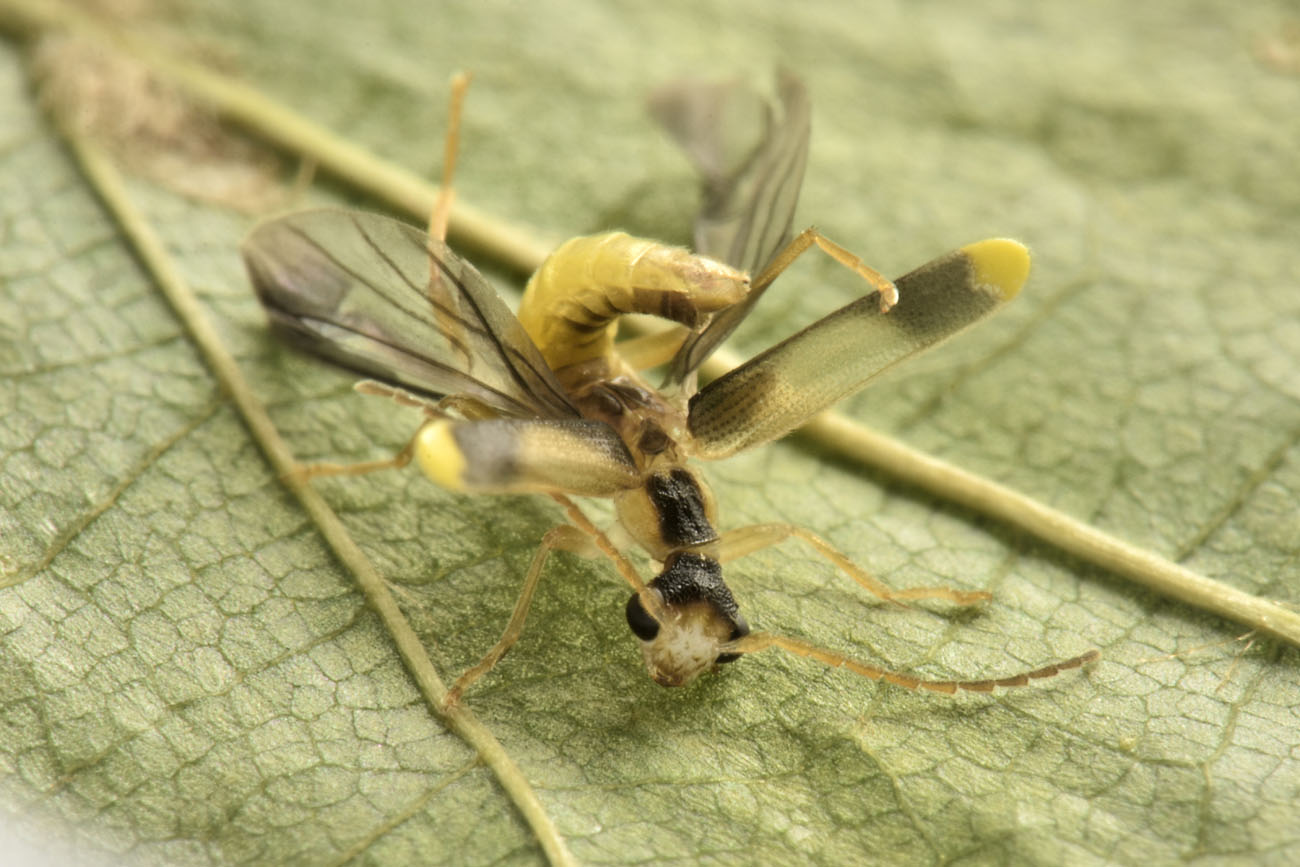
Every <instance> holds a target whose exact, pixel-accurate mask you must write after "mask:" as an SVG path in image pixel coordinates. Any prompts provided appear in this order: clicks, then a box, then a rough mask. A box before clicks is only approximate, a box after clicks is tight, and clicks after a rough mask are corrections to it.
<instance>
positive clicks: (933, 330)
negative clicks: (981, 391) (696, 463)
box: [687, 239, 1029, 460]
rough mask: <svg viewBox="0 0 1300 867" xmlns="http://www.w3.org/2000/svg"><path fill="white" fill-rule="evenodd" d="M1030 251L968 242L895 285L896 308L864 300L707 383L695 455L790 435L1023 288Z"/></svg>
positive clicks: (696, 424)
mask: <svg viewBox="0 0 1300 867" xmlns="http://www.w3.org/2000/svg"><path fill="white" fill-rule="evenodd" d="M1028 274H1029V253H1028V251H1027V250H1025V248H1024V247H1023V246H1022V245H1020V244H1019V243H1017V242H1015V241H1008V240H1002V239H993V240H988V241H980V242H978V243H975V244H969V245H967V246H965V247H962V248H961V249H960V250H956V251H954V252H952V253H949V254H947V255H946V256H941V257H939V258H938V259H935V260H934V261H932V262H930V263H928V264H926V265H922V266H921V267H920V268H917V269H916V270H915V271H912V272H911V273H910V274H907V275H906V276H904V277H900V278H899V279H898V280H896V281H895V284H896V285H897V286H898V296H899V301H898V304H897V305H895V306H894V307H893V308H892V309H891V310H890V311H889V312H888V313H881V312H880V299H879V295H878V293H874V292H873V293H872V294H870V295H867V296H866V297H864V298H859V299H858V300H857V301H854V302H853V303H851V304H848V305H846V306H844V307H841V308H840V309H839V310H836V311H835V312H834V313H832V314H830V315H829V316H827V317H825V318H823V319H820V320H818V321H817V322H814V323H813V324H812V325H809V326H808V327H807V328H805V329H804V330H803V331H800V332H799V333H798V334H796V335H794V336H793V337H790V338H789V339H788V340H785V341H783V342H782V343H778V344H777V345H776V346H773V347H772V348H771V349H769V350H767V351H766V352H764V353H762V354H761V355H758V356H755V357H754V358H752V359H750V360H749V361H747V362H745V363H744V364H742V365H741V366H740V367H737V368H736V369H735V370H733V371H731V372H730V373H728V374H726V375H725V376H722V377H719V378H718V379H716V380H714V381H713V382H711V383H709V384H708V385H707V386H705V387H704V388H703V389H701V390H700V391H699V393H697V394H696V395H694V396H693V397H692V398H691V402H690V411H689V415H688V421H687V426H688V428H689V429H690V432H691V437H692V454H694V455H695V456H696V457H700V458H705V459H708V460H712V459H717V458H724V457H727V456H728V455H730V454H734V453H735V452H737V451H740V450H741V449H746V448H750V447H751V446H756V445H759V444H760V443H765V442H768V441H770V440H774V439H776V438H777V437H780V436H784V435H785V434H786V433H789V432H790V431H791V430H793V429H794V428H796V427H798V426H799V425H801V424H803V423H804V422H805V421H807V420H808V419H809V418H811V417H812V416H813V415H815V414H816V413H818V412H821V411H822V410H823V409H826V408H827V407H829V406H830V405H831V404H833V403H835V402H836V401H838V400H840V399H841V398H843V397H846V396H847V395H849V394H852V393H853V392H855V391H857V390H858V389H860V388H862V387H863V386H864V385H866V384H867V382H868V381H870V380H871V379H872V378H873V377H875V376H877V375H878V374H880V373H882V372H883V371H885V370H888V369H889V368H890V367H892V366H894V365H895V364H898V363H899V362H901V361H903V360H905V359H907V358H909V357H911V356H912V355H915V354H917V353H918V352H923V351H924V350H926V349H929V348H930V347H932V346H935V345H937V344H939V343H941V342H943V341H944V340H946V339H948V338H949V337H951V336H952V335H954V334H956V333H957V332H959V331H961V330H963V329H965V328H967V327H969V326H971V325H973V324H974V323H976V322H978V321H979V320H981V319H983V318H984V317H985V316H988V315H989V314H991V313H993V312H994V311H996V310H998V309H999V308H1000V307H1002V305H1003V304H1005V303H1006V302H1007V301H1009V300H1011V299H1012V298H1014V297H1015V295H1016V294H1017V293H1018V292H1019V291H1020V287H1021V286H1022V285H1023V284H1024V282H1025V279H1026V277H1027V276H1028Z"/></svg>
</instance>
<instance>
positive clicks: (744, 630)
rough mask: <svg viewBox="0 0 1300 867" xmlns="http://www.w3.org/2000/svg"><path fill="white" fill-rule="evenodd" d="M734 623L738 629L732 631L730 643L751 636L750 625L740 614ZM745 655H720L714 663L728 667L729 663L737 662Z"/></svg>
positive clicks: (728, 638)
mask: <svg viewBox="0 0 1300 867" xmlns="http://www.w3.org/2000/svg"><path fill="white" fill-rule="evenodd" d="M732 622H733V623H735V624H736V628H735V629H733V630H731V635H729V636H727V640H728V641H735V640H736V639H737V638H744V637H745V636H746V635H748V634H749V623H747V622H746V621H745V618H743V617H741V616H740V613H739V612H737V613H736V616H735V617H734V618H733V619H732ZM743 655H744V654H741V653H719V654H718V658H717V659H715V660H714V662H716V663H718V665H726V664H727V663H728V662H735V661H736V660H737V659H740V657H741V656H743Z"/></svg>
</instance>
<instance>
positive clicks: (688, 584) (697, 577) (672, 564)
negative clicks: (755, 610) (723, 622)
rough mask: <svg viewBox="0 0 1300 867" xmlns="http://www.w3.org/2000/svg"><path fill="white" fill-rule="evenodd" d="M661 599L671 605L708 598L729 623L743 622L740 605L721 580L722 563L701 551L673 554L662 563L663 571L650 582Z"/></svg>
mask: <svg viewBox="0 0 1300 867" xmlns="http://www.w3.org/2000/svg"><path fill="white" fill-rule="evenodd" d="M650 586H651V587H653V588H655V589H656V590H658V591H659V593H660V594H661V595H662V596H663V600H664V603H665V604H666V605H667V606H668V607H669V608H673V607H675V606H679V605H687V604H689V603H692V602H708V603H710V604H711V605H712V606H713V607H714V608H715V609H717V611H718V613H719V614H722V615H723V616H724V617H726V618H727V619H728V620H730V621H731V622H732V624H739V623H741V622H743V621H742V620H741V617H740V606H739V605H737V604H736V599H735V597H734V596H732V595H731V589H730V588H729V587H727V585H726V583H724V582H723V580H722V565H721V564H720V563H718V561H717V560H714V559H713V558H712V557H705V556H704V555H702V554H674V555H673V556H671V557H669V558H668V561H667V562H666V563H665V564H664V571H663V572H662V573H661V574H660V575H659V577H657V578H655V579H654V580H653V581H651V582H650Z"/></svg>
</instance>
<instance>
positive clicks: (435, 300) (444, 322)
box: [427, 72, 474, 371]
mask: <svg viewBox="0 0 1300 867" xmlns="http://www.w3.org/2000/svg"><path fill="white" fill-rule="evenodd" d="M469 80H470V76H469V73H466V72H458V73H456V74H455V75H453V76H452V78H451V104H450V107H449V108H448V109H447V113H448V117H447V138H446V141H445V144H444V146H443V156H442V182H441V183H440V184H439V186H438V197H437V198H436V199H435V200H434V203H433V210H432V211H430V213H429V237H430V238H432V239H433V240H435V241H439V242H441V241H446V240H447V221H448V220H449V219H450V218H451V206H452V203H453V202H455V201H456V188H455V187H454V186H453V185H452V179H453V177H454V176H455V173H456V154H457V153H458V152H459V150H460V117H461V111H462V109H463V108H464V105H465V92H466V91H467V90H469ZM427 292H428V295H429V301H430V302H431V303H432V304H433V310H434V316H435V317H436V318H437V321H438V326H439V327H440V328H441V329H442V330H443V332H444V333H445V334H446V335H447V336H448V340H449V342H450V343H451V345H452V346H458V347H463V346H465V345H466V344H465V342H464V341H463V340H459V339H457V338H459V337H460V336H461V328H460V325H459V324H458V323H457V322H455V321H454V319H453V317H452V316H451V315H450V314H449V313H447V311H449V310H455V309H457V305H456V304H455V302H454V299H453V298H452V296H451V293H450V291H449V290H448V288H447V285H446V283H445V282H444V280H443V277H442V273H441V271H440V270H439V268H438V263H437V261H436V259H435V257H434V254H433V250H432V249H430V251H429V286H428V289H427ZM461 361H462V363H463V365H464V367H465V369H466V370H467V371H468V370H473V363H474V360H473V358H472V357H471V356H470V355H469V354H468V352H465V353H463V354H462V358H461Z"/></svg>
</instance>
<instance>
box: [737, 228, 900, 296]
mask: <svg viewBox="0 0 1300 867" xmlns="http://www.w3.org/2000/svg"><path fill="white" fill-rule="evenodd" d="M814 244H816V245H817V247H818V249H820V250H821V251H822V252H823V253H825V254H826V255H827V256H830V257H831V258H832V259H834V260H835V261H836V262H839V263H840V264H841V265H843V266H844V267H845V268H848V269H849V270H850V271H853V272H854V273H856V274H857V275H858V276H859V277H861V278H862V279H863V280H866V281H867V283H868V284H869V285H870V286H871V287H872V288H873V289H875V290H876V291H877V292H879V293H880V312H881V313H887V312H889V308H891V307H893V306H894V305H895V304H897V303H898V289H897V288H896V287H895V286H894V282H893V281H892V280H890V279H889V278H887V277H886V276H885V275H883V274H881V273H880V272H879V271H877V270H876V269H875V268H872V267H870V266H869V265H867V263H866V262H863V261H862V260H861V259H860V258H858V257H857V256H855V255H853V254H852V253H850V252H849V251H848V250H846V249H844V248H843V247H841V246H840V245H839V244H836V243H835V242H834V241H832V240H831V239H830V238H827V237H826V236H825V235H823V234H822V233H821V232H818V231H817V229H816V228H814V227H812V226H809V227H808V228H807V229H804V230H803V231H802V232H800V233H799V234H798V235H795V237H794V238H793V239H792V240H791V241H790V243H788V244H786V245H785V247H783V248H782V249H780V250H778V251H777V253H776V255H775V256H773V257H772V261H771V262H768V263H767V266H766V267H764V268H763V270H762V272H760V273H759V275H758V276H757V277H755V278H754V279H753V281H752V283H751V285H752V287H753V288H752V289H751V290H750V291H751V292H761V291H762V290H763V289H765V288H767V286H768V285H769V284H770V283H771V282H772V281H773V280H775V279H776V278H777V277H779V276H780V274H781V272H782V271H784V270H785V269H786V268H789V267H790V264H791V263H792V262H794V260H795V259H798V258H799V257H800V256H801V255H803V253H804V251H805V250H807V249H808V248H809V247H811V246H813V245H814Z"/></svg>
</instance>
